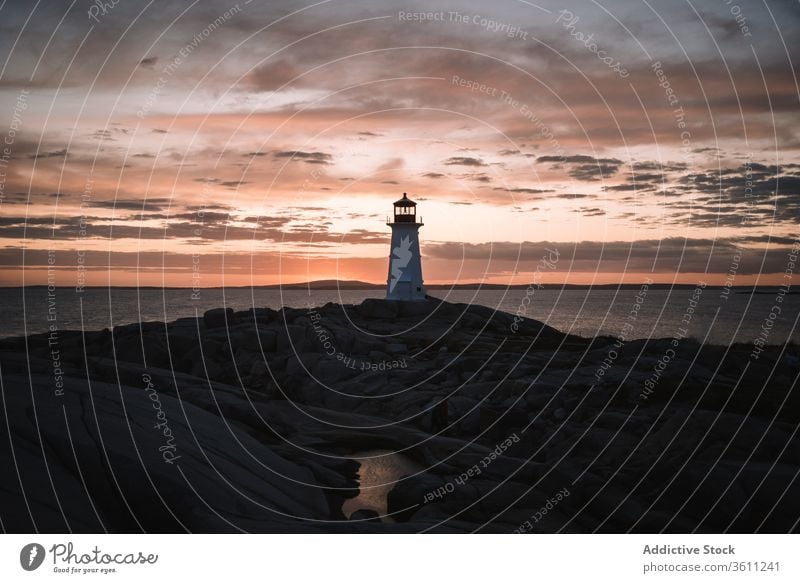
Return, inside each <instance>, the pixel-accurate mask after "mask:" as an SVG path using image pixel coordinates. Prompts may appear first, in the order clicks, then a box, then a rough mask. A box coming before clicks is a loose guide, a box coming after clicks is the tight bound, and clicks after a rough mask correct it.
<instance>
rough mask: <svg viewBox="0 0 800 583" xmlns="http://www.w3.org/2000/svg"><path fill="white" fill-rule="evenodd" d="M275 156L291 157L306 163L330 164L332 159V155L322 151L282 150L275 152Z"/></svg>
mask: <svg viewBox="0 0 800 583" xmlns="http://www.w3.org/2000/svg"><path fill="white" fill-rule="evenodd" d="M273 156H274V157H275V158H291V159H292V160H302V161H304V162H305V163H306V164H330V163H331V162H332V161H333V156H331V155H330V154H326V153H324V152H302V151H299V150H287V151H284V152H275V153H274V154H273Z"/></svg>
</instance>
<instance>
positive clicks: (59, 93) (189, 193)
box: [0, 0, 800, 286]
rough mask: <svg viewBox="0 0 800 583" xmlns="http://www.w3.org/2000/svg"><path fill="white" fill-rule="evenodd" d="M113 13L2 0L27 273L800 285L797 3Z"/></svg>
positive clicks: (13, 217) (18, 269)
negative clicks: (406, 267)
mask: <svg viewBox="0 0 800 583" xmlns="http://www.w3.org/2000/svg"><path fill="white" fill-rule="evenodd" d="M737 2H738V3H739V4H738V5H737ZM112 4H113V3H112V2H107V3H106V5H105V7H104V8H102V9H101V8H100V3H98V4H95V3H94V2H93V1H92V2H90V1H88V0H78V1H75V2H34V1H5V2H2V1H0V47H2V50H0V62H1V63H2V65H0V99H1V100H2V106H3V107H2V116H3V119H2V122H1V123H0V133H1V134H2V135H0V139H2V140H3V142H2V144H0V195H2V198H0V224H1V225H2V228H1V229H0V234H1V235H2V240H3V241H2V243H0V245H2V249H0V285H3V286H16V285H23V284H24V285H30V284H42V283H47V282H48V276H49V277H50V281H51V282H55V284H56V285H63V286H74V285H76V283H77V282H78V281H79V279H81V278H85V280H83V279H81V281H85V283H86V284H87V285H106V284H108V283H111V284H113V285H174V286H191V285H192V284H198V285H200V286H216V285H221V284H227V285H250V284H272V283H281V282H283V283H288V282H298V281H305V280H316V279H329V278H338V279H359V280H364V281H370V282H376V283H377V282H383V281H385V280H386V263H387V255H388V251H389V228H388V227H387V226H386V225H385V223H386V217H387V215H389V214H390V213H391V203H392V202H393V201H394V200H396V199H397V198H399V197H400V196H401V195H402V193H403V192H408V194H409V196H410V197H411V198H412V199H414V200H416V201H417V202H418V203H419V206H418V213H419V214H420V215H421V216H422V219H423V221H424V223H425V226H424V227H422V229H421V231H420V236H421V241H422V252H423V274H424V276H425V279H426V281H427V282H429V283H447V282H451V281H458V282H460V283H466V282H477V281H485V282H492V283H515V284H523V283H527V282H528V281H530V280H531V278H532V277H533V276H534V273H535V272H536V270H537V264H538V263H539V261H540V259H541V258H542V256H543V254H545V253H546V251H545V249H546V248H549V249H557V250H558V253H559V261H558V264H557V267H556V268H555V269H547V270H545V272H544V273H542V274H541V281H543V282H569V283H609V282H617V281H625V282H639V281H643V280H644V279H646V278H648V277H650V278H652V279H654V280H656V281H663V282H672V281H675V282H696V281H697V280H698V279H703V280H705V281H707V282H709V283H723V282H725V280H726V276H727V275H728V273H729V271H731V270H733V271H735V272H736V277H735V282H734V283H735V284H737V285H744V284H752V283H761V284H776V283H782V282H783V273H784V270H785V269H786V267H787V254H788V252H789V250H790V248H791V246H792V244H793V241H794V240H795V239H796V237H797V236H798V222H800V123H798V122H799V121H800V118H799V117H798V112H800V107H798V96H799V95H800V93H799V92H798V82H797V72H796V70H795V64H796V62H797V60H798V59H799V58H800V55H799V54H798V50H797V47H798V46H800V4H798V2H796V1H794V0H792V1H788V0H787V1H772V0H770V1H769V2H767V3H766V4H763V3H759V2H743V1H741V0H733V1H731V2H726V0H720V1H717V2H699V1H697V0H667V1H659V2H655V1H654V0H648V1H645V0H642V1H641V2H640V1H638V0H628V1H624V2H623V1H603V2H598V3H594V2H573V3H571V4H563V3H560V2H559V3H556V2H539V3H537V2H527V1H516V0H503V1H500V2H492V3H487V2H467V1H462V0H453V1H450V2H437V1H435V0H434V1H433V2H416V1H411V2H408V1H402V2H386V1H384V2H367V1H366V0H360V1H357V2H352V1H342V0H329V1H322V2H315V3H311V2H309V3H305V2H300V1H291V2H290V1H286V0H283V1H277V2H274V1H270V2H269V3H266V2H260V1H259V0H253V1H252V2H249V3H248V2H247V0H241V1H240V2H239V3H238V4H236V3H232V2H230V1H228V0H223V1H210V0H203V1H202V2H190V1H183V2H177V1H174V2H170V1H159V2H145V1H140V0H136V1H134V0H119V2H118V3H117V4H116V5H112ZM564 10H567V12H564ZM420 11H424V12H425V13H429V14H425V15H424V17H423V15H420V14H418V13H419V12H420ZM739 257H740V259H739Z"/></svg>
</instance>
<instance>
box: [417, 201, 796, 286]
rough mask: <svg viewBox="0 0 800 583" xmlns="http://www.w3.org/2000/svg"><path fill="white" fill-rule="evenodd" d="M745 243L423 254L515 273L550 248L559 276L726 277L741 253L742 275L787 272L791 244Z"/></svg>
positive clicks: (431, 247)
mask: <svg viewBox="0 0 800 583" xmlns="http://www.w3.org/2000/svg"><path fill="white" fill-rule="evenodd" d="M590 210H591V209H590ZM596 210H600V209H596ZM744 242H746V240H743V241H736V240H731V239H717V240H713V239H683V238H679V237H675V238H666V239H645V240H638V241H633V242H629V241H605V242H604V241H580V242H575V243H564V242H555V241H541V242H532V241H525V242H523V243H511V242H491V243H459V242H447V243H429V244H428V245H426V246H425V255H426V256H427V257H431V258H436V259H444V260H448V261H459V262H460V261H462V259H464V260H477V261H484V262H492V264H494V263H495V262H498V264H499V265H500V266H501V267H504V268H509V266H508V264H509V263H510V264H512V267H511V268H512V269H515V270H516V271H525V270H527V269H528V268H529V267H530V270H531V271H532V270H533V266H535V265H536V264H537V262H538V261H539V260H540V259H541V258H542V256H543V255H545V254H546V253H547V252H548V251H547V250H548V249H557V250H558V252H559V262H558V266H557V269H556V271H559V272H570V271H578V272H589V273H593V272H607V273H626V272H629V273H704V272H707V273H716V274H724V273H727V272H728V271H729V270H730V266H731V261H732V259H733V257H734V255H736V254H741V261H740V265H739V271H738V273H739V274H741V275H753V274H757V273H761V274H766V273H781V272H783V271H784V270H785V269H786V253H787V252H788V251H789V249H790V248H791V247H790V246H788V244H781V245H777V244H775V245H770V246H769V247H758V248H753V247H750V246H747V247H743V246H742V243H744ZM762 261H763V267H762Z"/></svg>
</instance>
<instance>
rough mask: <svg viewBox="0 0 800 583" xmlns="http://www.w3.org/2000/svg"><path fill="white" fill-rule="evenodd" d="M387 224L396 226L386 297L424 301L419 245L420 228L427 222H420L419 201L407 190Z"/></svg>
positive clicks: (393, 232)
mask: <svg viewBox="0 0 800 583" xmlns="http://www.w3.org/2000/svg"><path fill="white" fill-rule="evenodd" d="M386 224H387V225H389V226H390V227H391V228H392V243H391V246H390V247H389V277H388V279H387V281H386V299H387V300H403V301H424V300H425V288H424V287H423V285H422V263H421V258H420V248H419V228H420V227H421V226H422V225H423V223H422V222H421V221H420V222H417V203H415V202H414V201H413V200H411V199H410V198H408V195H407V194H406V193H405V192H404V193H403V198H401V199H400V200H398V201H395V203H394V220H393V221H392V222H387V223H386Z"/></svg>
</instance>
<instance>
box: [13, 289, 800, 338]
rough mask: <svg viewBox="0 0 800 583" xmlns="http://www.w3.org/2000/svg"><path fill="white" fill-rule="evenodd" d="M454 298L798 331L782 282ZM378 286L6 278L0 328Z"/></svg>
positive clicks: (86, 323)
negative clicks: (43, 282)
mask: <svg viewBox="0 0 800 583" xmlns="http://www.w3.org/2000/svg"><path fill="white" fill-rule="evenodd" d="M429 295H432V296H435V297H438V298H441V299H443V300H446V301H448V302H453V303H463V304H480V305H483V306H487V307H490V308H493V309H496V310H501V311H504V312H509V313H511V314H515V315H518V316H520V317H526V318H533V319H535V320H539V321H541V322H544V323H546V324H548V325H550V326H552V327H554V328H556V329H558V330H561V331H562V332H567V333H570V334H577V335H579V336H584V337H593V336H598V335H612V336H621V337H623V338H625V339H626V340H634V339H640V338H674V337H693V338H696V339H697V340H699V341H700V342H704V343H709V344H718V345H730V344H733V343H735V342H745V343H750V342H753V341H754V340H756V339H757V338H761V339H762V341H764V343H766V344H783V343H785V342H787V341H792V342H795V343H796V342H798V341H800V333H799V332H798V317H800V295H798V294H797V293H786V290H785V289H784V290H781V289H780V288H758V291H757V292H755V293H753V292H752V290H750V289H747V290H744V291H737V290H736V288H732V289H728V290H725V289H722V288H711V287H707V288H704V289H703V288H673V289H654V288H652V287H651V288H647V287H642V288H636V289H601V288H585V289H537V288H528V289H516V288H515V289H501V290H496V289H493V290H486V289H482V290H465V289H458V290H432V291H430V292H429ZM376 297H382V291H381V290H379V289H364V290H297V289H284V290H281V289H264V288H214V289H202V290H200V291H199V293H193V292H192V290H190V289H177V288H163V289H162V288H85V289H84V290H83V291H82V292H80V293H79V292H76V290H75V288H64V287H57V288H51V289H49V290H48V288H47V287H26V288H19V287H17V288H0V338H6V337H10V336H23V335H28V334H35V333H42V332H47V331H49V330H52V329H57V330H101V329H103V328H113V327H114V326H120V325H124V324H131V323H135V322H139V321H145V322H170V321H172V320H175V319H177V318H183V317H195V316H202V314H203V313H204V312H205V311H206V310H208V309H211V308H217V307H230V308H233V309H234V310H247V309H249V308H251V307H268V308H273V309H279V308H281V307H282V306H289V307H293V308H306V309H310V308H312V307H315V306H322V305H324V304H326V303H328V302H335V303H340V304H359V303H361V302H362V301H363V300H365V299H366V298H376Z"/></svg>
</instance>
